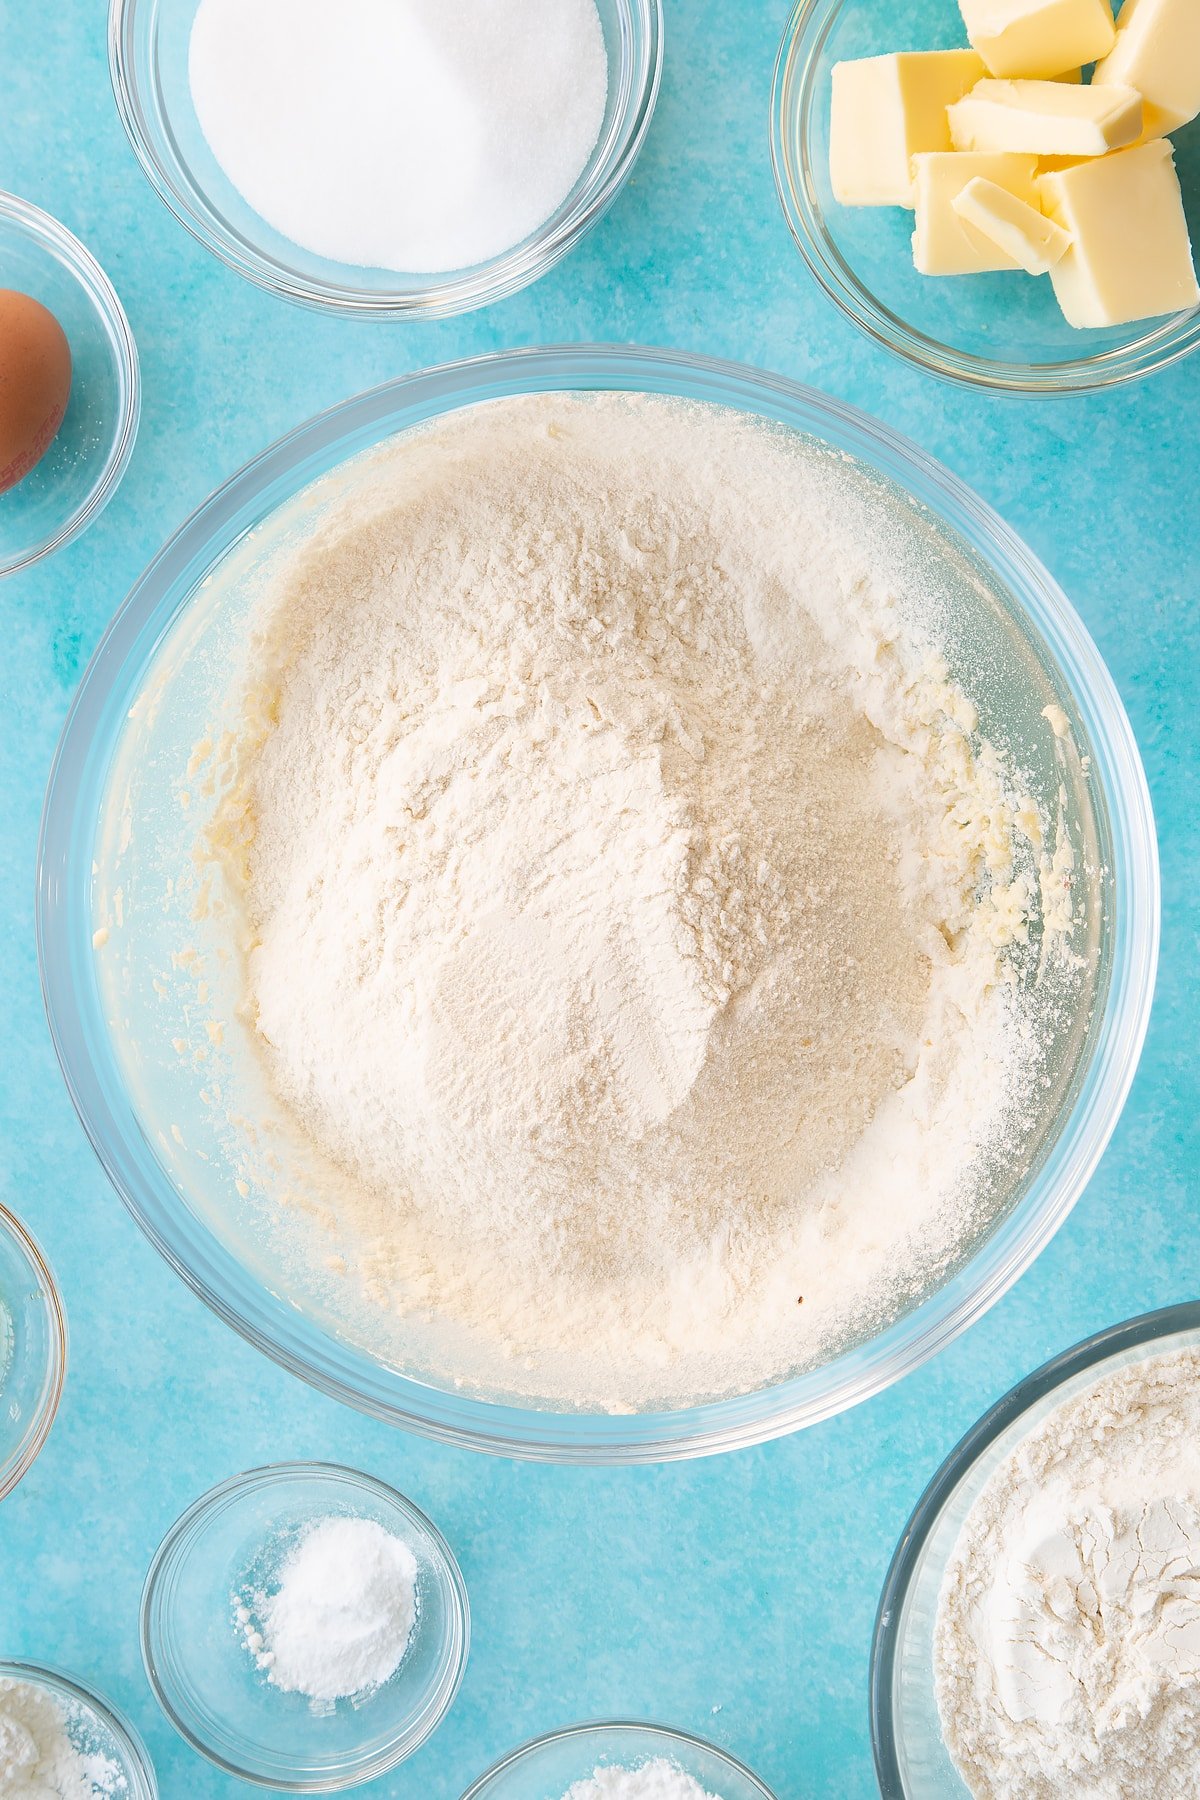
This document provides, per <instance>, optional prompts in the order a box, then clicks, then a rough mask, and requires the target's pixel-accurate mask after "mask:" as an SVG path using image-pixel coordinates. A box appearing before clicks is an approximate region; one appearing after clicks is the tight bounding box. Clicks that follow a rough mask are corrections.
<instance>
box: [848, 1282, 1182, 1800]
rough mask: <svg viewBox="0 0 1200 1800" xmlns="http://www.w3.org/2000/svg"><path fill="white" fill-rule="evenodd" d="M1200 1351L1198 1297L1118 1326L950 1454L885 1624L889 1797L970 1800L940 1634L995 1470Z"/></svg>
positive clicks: (920, 1519) (882, 1608)
mask: <svg viewBox="0 0 1200 1800" xmlns="http://www.w3.org/2000/svg"><path fill="white" fill-rule="evenodd" d="M1198 1343H1200V1304H1197V1303H1196V1302H1195V1301H1188V1302H1186V1303H1185V1304H1183V1305H1180V1306H1169V1307H1164V1308H1163V1309H1162V1310H1160V1311H1158V1312H1153V1313H1145V1314H1143V1315H1142V1316H1141V1317H1139V1318H1136V1319H1131V1320H1128V1321H1127V1322H1125V1323H1123V1324H1120V1325H1114V1326H1110V1327H1108V1328H1107V1329H1106V1330H1104V1331H1100V1332H1097V1333H1096V1334H1095V1336H1093V1337H1090V1338H1086V1339H1085V1340H1084V1342H1083V1343H1081V1344H1076V1345H1075V1346H1074V1347H1073V1348H1072V1349H1070V1350H1066V1351H1064V1352H1063V1354H1062V1355H1061V1356H1056V1357H1055V1358H1054V1359H1053V1360H1052V1361H1051V1362H1048V1363H1046V1364H1044V1365H1043V1367H1042V1368H1040V1369H1037V1370H1035V1371H1034V1373H1033V1374H1032V1375H1028V1376H1026V1377H1025V1379H1024V1380H1022V1381H1019V1382H1018V1383H1017V1385H1016V1386H1015V1387H1014V1388H1012V1389H1011V1390H1010V1391H1009V1392H1008V1393H1007V1394H1005V1395H1004V1397H1003V1399H1001V1400H998V1401H997V1402H996V1404H995V1406H993V1407H992V1408H991V1409H990V1410H989V1411H988V1412H986V1413H985V1414H984V1415H983V1417H982V1418H981V1419H980V1420H979V1422H978V1423H977V1424H976V1425H974V1426H973V1427H972V1428H971V1430H970V1431H969V1432H968V1433H967V1435H966V1437H965V1438H963V1440H962V1442H961V1443H960V1444H959V1445H958V1446H957V1447H956V1448H955V1449H954V1450H952V1451H951V1453H950V1455H949V1456H948V1457H947V1458H946V1460H945V1462H944V1463H943V1464H942V1466H941V1468H940V1469H939V1470H938V1472H937V1474H936V1475H935V1476H934V1478H933V1480H932V1481H931V1482H930V1484H929V1486H928V1487H927V1488H926V1490H925V1492H924V1494H923V1495H922V1496H921V1498H920V1500H919V1501H918V1502H917V1507H916V1510H915V1512H914V1513H913V1515H912V1518H911V1519H910V1520H909V1522H908V1524H907V1525H906V1526H905V1528H904V1535H903V1537H902V1538H901V1539H900V1543H899V1545H898V1546H897V1549H896V1553H895V1556H894V1557H893V1559H892V1566H891V1568H890V1569H889V1570H888V1575H887V1580H886V1582H885V1583H884V1589H883V1595H882V1598H881V1599H880V1602H879V1611H878V1614H877V1616H876V1621H875V1641H874V1646H873V1649H872V1653H871V1736H872V1742H873V1746H874V1751H875V1770H876V1774H877V1776H878V1778H879V1792H880V1794H881V1795H882V1796H883V1800H969V1793H968V1789H967V1786H966V1784H965V1782H964V1781H963V1779H962V1777H961V1775H960V1774H959V1773H958V1770H957V1769H956V1768H955V1766H954V1763H953V1762H952V1760H951V1757H950V1752H949V1750H948V1749H947V1747H946V1744H945V1741H944V1739H943V1737H942V1728H941V1721H940V1717H939V1713H938V1701H937V1693H936V1687H935V1677H934V1633H935V1629H936V1624H937V1617H938V1602H939V1597H940V1594H941V1591H942V1582H943V1579H944V1577H945V1574H946V1570H947V1567H948V1566H949V1564H950V1561H951V1559H952V1558H953V1556H954V1553H955V1549H956V1547H957V1545H958V1540H959V1533H960V1532H961V1530H962V1528H963V1524H964V1522H965V1521H966V1519H967V1516H968V1514H969V1513H970V1511H971V1508H972V1507H973V1506H974V1505H975V1502H976V1501H977V1500H978V1499H979V1496H980V1495H981V1494H982V1492H983V1490H984V1488H985V1487H986V1486H987V1484H988V1482H989V1481H990V1480H991V1478H992V1476H993V1474H994V1473H995V1471H996V1470H997V1469H998V1468H999V1467H1000V1465H1001V1464H1002V1463H1003V1462H1004V1461H1005V1459H1006V1458H1007V1457H1008V1456H1010V1455H1011V1454H1012V1452H1013V1451H1014V1450H1015V1449H1016V1447H1017V1445H1018V1444H1019V1443H1020V1442H1021V1440H1022V1439H1023V1438H1026V1437H1027V1436H1028V1435H1029V1434H1030V1433H1031V1432H1032V1431H1035V1430H1036V1429H1037V1428H1038V1427H1039V1426H1040V1425H1041V1424H1042V1422H1043V1421H1044V1420H1045V1419H1046V1418H1047V1416H1048V1415H1049V1414H1051V1413H1053V1412H1055V1411H1056V1410H1057V1408H1058V1407H1060V1406H1062V1405H1064V1404H1065V1403H1067V1402H1069V1401H1070V1400H1072V1399H1074V1398H1075V1397H1076V1396H1077V1395H1079V1394H1082V1393H1084V1392H1085V1391H1086V1390H1087V1389H1089V1388H1091V1387H1094V1386H1095V1385H1096V1384H1097V1383H1098V1382H1099V1381H1101V1380H1103V1379H1104V1378H1105V1377H1106V1376H1108V1375H1112V1374H1115V1373H1116V1371H1117V1370H1118V1369H1121V1368H1125V1367H1128V1366H1130V1365H1133V1364H1136V1363H1141V1362H1145V1361H1148V1360H1149V1359H1150V1358H1152V1357H1157V1356H1163V1355H1167V1354H1168V1353H1169V1352H1171V1351H1173V1350H1183V1349H1185V1348H1194V1347H1195V1346H1196V1345H1197V1344H1198Z"/></svg>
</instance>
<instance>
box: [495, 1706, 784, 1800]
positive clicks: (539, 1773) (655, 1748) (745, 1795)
mask: <svg viewBox="0 0 1200 1800" xmlns="http://www.w3.org/2000/svg"><path fill="white" fill-rule="evenodd" d="M657 1763H665V1764H666V1765H667V1768H668V1769H670V1770H672V1771H674V1772H676V1773H677V1774H681V1775H686V1776H690V1778H691V1780H692V1781H693V1782H695V1783H696V1784H697V1785H698V1786H699V1788H700V1789H701V1790H702V1791H703V1793H704V1794H705V1796H706V1797H707V1800H774V1796H773V1795H772V1793H771V1790H770V1788H768V1787H765V1786H764V1785H763V1783H762V1782H761V1781H760V1780H759V1779H758V1776H757V1775H753V1774H751V1772H750V1770H749V1769H747V1768H746V1767H745V1765H744V1764H742V1763H740V1762H738V1761H737V1759H736V1757H733V1756H731V1755H730V1754H729V1752H728V1751H727V1750H719V1749H718V1748H717V1746H716V1745H715V1744H709V1743H706V1742H705V1741H704V1739H703V1738H697V1737H692V1736H691V1735H690V1734H689V1733H688V1732H686V1731H670V1730H668V1729H667V1728H666V1727H665V1726H662V1725H639V1724H635V1723H630V1722H626V1721H619V1722H618V1721H611V1722H610V1721H605V1722H601V1723H597V1724H588V1725H571V1726H568V1727H567V1728H566V1730H564V1731H552V1732H548V1733H547V1734H546V1736H544V1737H538V1738H534V1739H533V1740H532V1742H530V1743H528V1744H523V1745H522V1746H521V1748H520V1749H519V1750H514V1751H512V1752H511V1754H510V1755H508V1756H505V1757H503V1758H502V1759H501V1761H500V1762H498V1763H496V1765H495V1766H494V1767H493V1768H491V1769H489V1770H488V1771H487V1773H486V1775H481V1776H480V1778H479V1780H478V1781H476V1782H475V1783H474V1784H473V1785H472V1786H471V1787H469V1788H468V1789H467V1792H466V1793H465V1794H464V1795H463V1800H532V1796H533V1795H535V1794H536V1795H537V1796H538V1800H542V1796H545V1800H566V1797H567V1795H568V1794H569V1793H570V1792H571V1790H572V1789H573V1788H574V1787H575V1786H576V1785H577V1784H579V1783H587V1782H589V1781H590V1780H591V1779H592V1778H593V1776H595V1775H597V1774H598V1773H599V1772H600V1771H602V1770H604V1769H609V1770H619V1769H641V1768H645V1767H646V1766H647V1765H653V1764H657ZM585 1791H586V1789H585Z"/></svg>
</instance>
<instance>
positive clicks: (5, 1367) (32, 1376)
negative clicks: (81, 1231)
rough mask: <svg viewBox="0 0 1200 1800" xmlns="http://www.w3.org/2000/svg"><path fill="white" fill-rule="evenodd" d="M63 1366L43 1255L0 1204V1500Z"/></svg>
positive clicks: (29, 1458)
mask: <svg viewBox="0 0 1200 1800" xmlns="http://www.w3.org/2000/svg"><path fill="white" fill-rule="evenodd" d="M66 1372H67V1318H66V1314H65V1312H64V1311H63V1305H62V1301H61V1299H60V1298H59V1293H58V1289H57V1287H56V1286H55V1284H54V1277H53V1275H52V1274H51V1273H50V1268H49V1265H48V1264H47V1262H46V1259H45V1257H44V1256H43V1255H42V1253H41V1251H40V1250H39V1249H38V1247H37V1244H36V1243H35V1242H34V1240H33V1238H32V1237H31V1236H30V1235H29V1233H28V1232H27V1231H26V1229H25V1227H24V1226H23V1225H22V1224H21V1221H20V1220H19V1219H17V1218H15V1217H14V1216H13V1214H12V1213H10V1212H9V1211H8V1209H7V1207H4V1206H0V1500H3V1498H4V1496H5V1495H6V1494H10V1493H11V1492H12V1490H13V1489H14V1488H15V1487H16V1485H17V1483H18V1481H20V1479H21V1477H22V1475H24V1474H26V1473H27V1471H28V1470H29V1469H30V1468H31V1466H32V1465H33V1463H34V1461H35V1459H36V1458H37V1456H38V1453H39V1452H40V1450H41V1448H42V1445H43V1444H44V1443H45V1442H46V1439H47V1437H48V1436H49V1434H50V1427H51V1425H52V1424H53V1423H54V1415H55V1413H56V1412H57V1411H58V1402H59V1400H60V1398H61V1396H62V1390H63V1382H64V1381H65V1379H66Z"/></svg>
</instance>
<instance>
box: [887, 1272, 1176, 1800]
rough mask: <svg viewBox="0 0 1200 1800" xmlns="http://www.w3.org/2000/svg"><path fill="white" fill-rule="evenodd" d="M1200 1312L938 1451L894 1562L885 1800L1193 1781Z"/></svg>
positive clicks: (1110, 1348) (1126, 1791)
mask: <svg viewBox="0 0 1200 1800" xmlns="http://www.w3.org/2000/svg"><path fill="white" fill-rule="evenodd" d="M1198 1376H1200V1307H1198V1306H1197V1305H1196V1304H1195V1303H1192V1302H1189V1303H1188V1304H1186V1305H1182V1306H1173V1307H1168V1308H1165V1309H1163V1310H1162V1311H1159V1312H1155V1313H1149V1314H1146V1315H1145V1316H1143V1317H1141V1318H1137V1319H1134V1320H1131V1321H1129V1322H1127V1323H1125V1324H1121V1325H1117V1326H1113V1327H1110V1328H1109V1329H1107V1330H1105V1331H1102V1332H1099V1333H1097V1335H1096V1336H1095V1337H1092V1338H1089V1339H1087V1340H1086V1341H1085V1342H1084V1343H1082V1344H1078V1345H1076V1346H1075V1347H1074V1348H1073V1349H1071V1350H1068V1351H1066V1352H1064V1354H1063V1355H1061V1356H1058V1357H1055V1358H1054V1360H1053V1361H1052V1362H1049V1363H1047V1364H1046V1365H1045V1366H1044V1367H1043V1368H1041V1369H1039V1370H1037V1371H1036V1372H1035V1373H1034V1374H1032V1375H1030V1376H1028V1377H1027V1378H1026V1379H1025V1380H1024V1381H1022V1382H1020V1383H1018V1385H1017V1386H1016V1387H1015V1388H1013V1389H1012V1391H1011V1392H1010V1393H1008V1394H1006V1395H1005V1397H1004V1398H1003V1399H1002V1400H1000V1401H999V1402H998V1403H997V1404H996V1405H995V1406H994V1407H993V1408H992V1409H991V1410H990V1411H989V1412H988V1413H986V1414H985V1415H984V1417H983V1418H982V1419H981V1420H980V1421H979V1423H978V1424H977V1425H976V1426H974V1428H973V1429H972V1430H971V1431H970V1432H969V1433H968V1434H967V1436H966V1437H965V1438H964V1439H963V1441H962V1442H961V1443H960V1444H959V1445H958V1447H957V1448H956V1449H955V1450H954V1451H953V1452H952V1454H951V1455H950V1456H949V1457H948V1458H947V1459H946V1462H945V1463H944V1464H943V1465H942V1468H941V1469H940V1470H939V1471H938V1473H937V1475H936V1476H935V1477H934V1479H933V1481H932V1482H931V1483H930V1485H929V1487H928V1489H927V1490H926V1492H925V1494H924V1495H923V1496H922V1498H921V1501H920V1503H919V1504H918V1506H917V1509H916V1511H915V1512H914V1514H913V1516H912V1518H911V1520H910V1521H909V1523H908V1526H907V1528H906V1530H905V1533H904V1536H903V1538H902V1540H901V1542H900V1546H899V1548H898V1550H897V1552H896V1556H895V1559H894V1561H893V1563H892V1567H891V1569H890V1571H889V1573H888V1578H887V1583H886V1585H885V1588H884V1593H883V1598H882V1600H881V1602H880V1608H879V1616H878V1620H877V1623H876V1631H875V1645H874V1652H873V1656H872V1670H871V1718H872V1733H873V1737H874V1745H875V1760H876V1769H877V1772H878V1775H879V1786H880V1792H881V1793H882V1794H883V1795H885V1796H886V1800H992V1797H993V1796H1000V1795H1004V1794H1009V1793H1012V1792H1015V1791H1016V1790H1017V1788H1018V1787H1019V1788H1020V1790H1021V1791H1022V1792H1028V1793H1031V1794H1033V1793H1037V1794H1043V1793H1044V1794H1067V1793H1069V1794H1072V1795H1079V1796H1080V1797H1081V1800H1082V1796H1085V1795H1093V1794H1094V1795H1102V1794H1120V1795H1122V1796H1123V1800H1142V1797H1143V1796H1145V1797H1146V1800H1150V1797H1152V1796H1154V1797H1157V1796H1158V1795H1160V1794H1165V1793H1168V1792H1170V1791H1172V1790H1173V1789H1176V1790H1177V1791H1179V1792H1181V1793H1183V1792H1189V1791H1191V1790H1192V1789H1193V1788H1194V1786H1195V1783H1196V1780H1197V1758H1196V1743H1197V1734H1196V1692H1197V1669H1198V1667H1200V1661H1198V1658H1200V1651H1198V1649H1197V1646H1198V1645H1200V1626H1198V1620H1200V1612H1198V1610H1197V1607H1196V1602H1195V1598H1194V1588H1195V1573H1196V1563H1197V1553H1198V1546H1200V1452H1198V1450H1197V1445H1198V1443H1200V1431H1198V1423H1200V1421H1198V1417H1197V1398H1196V1396H1197V1393H1198V1392H1200V1389H1198V1387H1197V1377H1198Z"/></svg>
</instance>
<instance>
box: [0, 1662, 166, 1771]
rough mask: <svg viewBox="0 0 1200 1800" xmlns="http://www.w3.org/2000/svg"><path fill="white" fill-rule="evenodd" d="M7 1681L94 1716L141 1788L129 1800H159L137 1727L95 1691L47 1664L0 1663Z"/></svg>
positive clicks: (150, 1765) (76, 1678)
mask: <svg viewBox="0 0 1200 1800" xmlns="http://www.w3.org/2000/svg"><path fill="white" fill-rule="evenodd" d="M7 1679H11V1680H13V1681H25V1682H28V1683H29V1685H30V1686H31V1687H42V1688H47V1689H49V1691H50V1692H51V1693H54V1694H58V1695H60V1696H65V1697H66V1698H67V1699H68V1700H71V1701H74V1702H75V1703H76V1704H77V1705H79V1706H82V1707H83V1708H84V1709H85V1710H86V1711H88V1712H92V1713H95V1715H96V1717H97V1718H98V1719H99V1720H100V1721H101V1723H102V1724H103V1725H104V1726H105V1727H106V1728H107V1729H108V1730H109V1731H111V1733H112V1735H113V1737H114V1738H115V1739H116V1741H117V1743H118V1745H119V1746H120V1749H121V1753H122V1755H123V1756H124V1758H125V1761H126V1764H127V1767H128V1770H129V1771H130V1772H131V1773H132V1775H133V1776H134V1779H135V1780H136V1781H137V1782H139V1783H140V1784H141V1785H140V1791H139V1792H137V1793H135V1794H133V1795H131V1797H130V1800H158V1777H157V1776H156V1774H155V1772H154V1764H153V1763H152V1762H151V1760H150V1756H149V1753H148V1751H147V1749H146V1746H145V1744H143V1742H142V1740H141V1736H140V1734H139V1733H138V1730H137V1728H136V1726H134V1725H133V1724H132V1723H131V1722H130V1720H128V1719H127V1718H126V1717H125V1715H124V1713H122V1712H119V1711H118V1710H117V1708H116V1707H115V1706H114V1705H113V1702H112V1701H111V1700H106V1699H105V1698H104V1696H103V1695H102V1694H98V1693H97V1692H96V1690H95V1688H91V1687H88V1686H87V1684H86V1683H85V1682H83V1681H81V1680H80V1679H79V1678H78V1676H75V1675H67V1674H64V1672H63V1671H62V1670H61V1669H56V1668H52V1667H51V1666H50V1665H49V1664H47V1663H34V1662H26V1661H24V1660H23V1659H21V1660H18V1661H15V1662H7V1661H6V1662H0V1681H2V1680H7Z"/></svg>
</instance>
